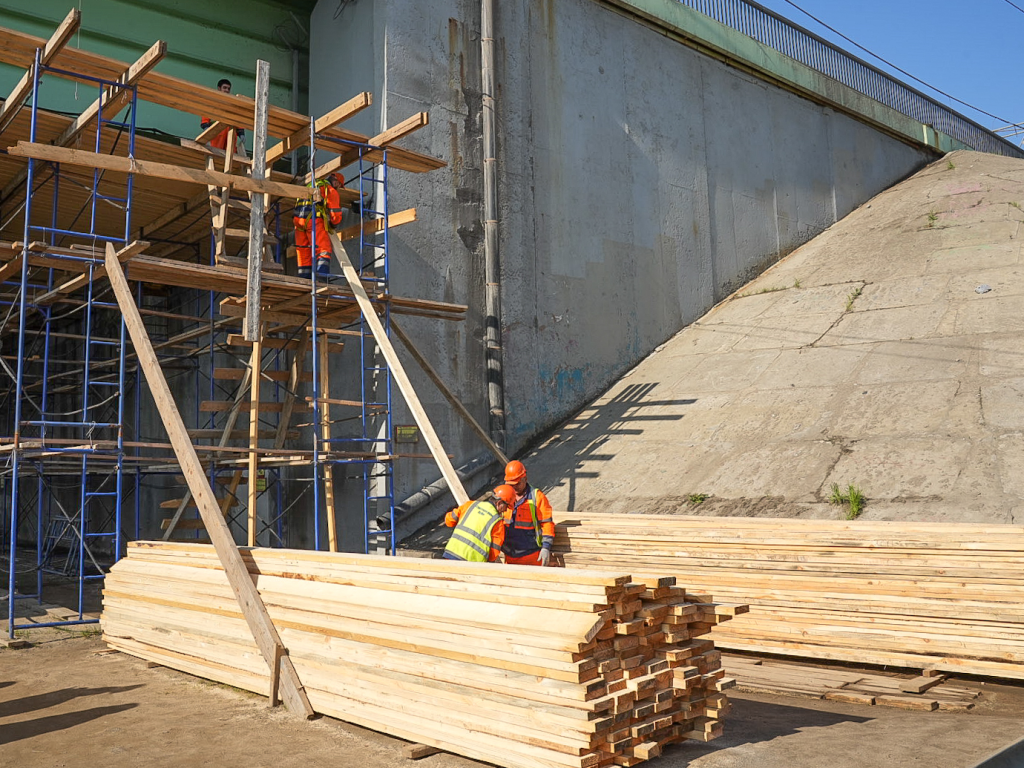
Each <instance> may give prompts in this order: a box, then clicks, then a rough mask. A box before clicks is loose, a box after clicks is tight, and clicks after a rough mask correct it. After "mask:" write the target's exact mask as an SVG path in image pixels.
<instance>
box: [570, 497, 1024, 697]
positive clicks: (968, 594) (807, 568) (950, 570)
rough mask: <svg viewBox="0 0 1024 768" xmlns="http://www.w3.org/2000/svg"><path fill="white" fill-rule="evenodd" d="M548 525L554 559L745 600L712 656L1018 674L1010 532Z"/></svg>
mask: <svg viewBox="0 0 1024 768" xmlns="http://www.w3.org/2000/svg"><path fill="white" fill-rule="evenodd" d="M555 518H556V520H559V519H561V520H562V522H561V523H560V524H559V526H558V538H557V540H556V549H558V550H560V551H561V552H562V553H564V560H565V563H566V565H568V566H570V567H585V568H589V569H604V568H607V569H611V570H613V571H621V572H629V573H634V574H635V573H637V572H647V571H654V572H657V573H664V574H671V575H674V576H676V577H677V578H678V579H679V580H680V582H681V583H685V584H686V585H687V588H688V589H689V590H690V591H691V592H692V593H700V592H702V591H706V592H709V593H713V594H714V595H715V596H716V598H718V599H721V600H727V601H736V602H740V603H745V604H749V606H750V611H749V613H747V614H746V615H744V616H742V617H740V618H739V619H737V620H736V621H733V622H730V623H729V624H728V625H727V626H724V627H716V628H715V631H714V632H713V633H712V634H711V637H712V639H713V640H714V641H715V644H716V645H717V646H719V647H721V648H725V649H731V650H742V651H747V652H751V653H770V654H784V655H791V656H802V657H811V658H819V659H834V660H840V661H849V662H857V663H864V664H887V665H895V666H900V667H909V668H917V669H929V668H933V669H936V670H942V671H946V672H959V673H963V674H976V675H989V676H993V677H1007V678H1016V679H1024V528H1021V527H1020V526H1010V525H984V526H982V525H970V524H954V523H902V522H873V521H860V520H855V521H834V520H804V519H764V518H735V517H729V518H714V517H685V516H676V515H605V514H588V515H576V514H572V513H564V514H563V515H562V516H561V517H559V515H558V513H556V515H555Z"/></svg>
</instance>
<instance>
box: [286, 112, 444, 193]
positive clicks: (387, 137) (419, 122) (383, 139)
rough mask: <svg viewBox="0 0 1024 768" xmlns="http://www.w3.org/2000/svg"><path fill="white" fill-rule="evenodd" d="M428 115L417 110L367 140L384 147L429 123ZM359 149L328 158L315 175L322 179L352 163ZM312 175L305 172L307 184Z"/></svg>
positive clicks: (356, 157) (357, 155)
mask: <svg viewBox="0 0 1024 768" xmlns="http://www.w3.org/2000/svg"><path fill="white" fill-rule="evenodd" d="M429 122H430V116H429V115H428V114H427V113H426V112H419V113H417V114H415V115H413V116H412V117H409V118H406V119H405V120H403V121H402V122H400V123H399V124H398V125H395V126H392V127H391V128H388V129H387V130H386V131H383V132H381V133H378V134H377V135H376V136H374V137H373V138H372V139H369V140H368V143H369V144H370V145H371V146H374V147H386V146H388V145H390V144H393V143H394V142H396V141H398V140H399V139H401V138H403V137H405V136H408V135H409V134H410V133H412V132H413V131H418V130H419V129H420V128H422V127H423V126H425V125H427V124H429ZM360 151H362V150H360V149H354V150H349V151H347V152H343V153H342V154H341V155H339V156H338V157H336V158H334V159H333V160H328V161H327V162H326V163H324V164H323V165H321V166H320V167H319V168H317V169H316V177H317V178H318V179H322V178H323V177H324V176H326V175H327V174H329V173H334V172H335V171H340V170H341V169H342V168H345V167H346V166H348V165H351V164H352V163H354V162H355V161H356V160H357V159H358V157H359V152H360ZM311 179H312V177H311V176H310V175H309V174H308V173H307V174H306V183H307V184H309V183H310V181H311Z"/></svg>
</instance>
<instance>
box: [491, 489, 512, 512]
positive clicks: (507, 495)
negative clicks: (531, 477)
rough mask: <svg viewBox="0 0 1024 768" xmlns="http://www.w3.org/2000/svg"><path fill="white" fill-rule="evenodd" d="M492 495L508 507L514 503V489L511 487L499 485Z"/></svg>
mask: <svg viewBox="0 0 1024 768" xmlns="http://www.w3.org/2000/svg"><path fill="white" fill-rule="evenodd" d="M494 495H495V496H497V497H498V498H499V499H501V500H502V501H504V502H505V503H506V504H508V505H509V506H510V507H512V506H515V503H516V489H515V488H513V487H512V486H511V485H499V486H498V487H497V488H495V489H494Z"/></svg>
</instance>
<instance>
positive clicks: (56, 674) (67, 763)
mask: <svg viewBox="0 0 1024 768" xmlns="http://www.w3.org/2000/svg"><path fill="white" fill-rule="evenodd" d="M30 639H32V640H33V641H34V645H33V647H31V648H27V649H23V650H9V649H6V648H0V765H3V766H8V765H9V766H15V765H18V766H32V767H35V766H39V768H80V767H81V766H94V765H103V766H105V767H109V768H121V767H124V768H128V766H132V767H135V766H154V767H157V766H175V767H180V766H193V765H194V766H199V765H210V766H217V768H235V767H236V766H237V768H293V767H294V768H315V767H317V766H332V767H342V766H354V765H358V766H360V768H382V767H383V766H396V765H402V764H405V763H406V762H407V761H406V760H405V759H404V758H403V757H402V752H401V750H402V746H403V745H404V743H405V742H402V741H399V740H397V739H392V738H389V737H387V736H383V735H381V734H378V733H374V732H371V731H367V730H364V729H362V728H357V727H354V726H351V725H347V724H345V723H342V722H339V721H337V720H332V719H330V718H321V719H319V720H315V721H312V722H304V721H301V720H299V719H297V718H295V717H293V716H291V715H290V714H289V713H288V712H287V711H285V710H283V709H277V710H273V711H272V710H269V709H268V708H267V706H266V699H264V698H262V697H259V696H255V695H252V694H249V693H245V692H242V691H238V690H235V689H233V688H228V687H226V686H222V685H218V684H215V683H209V682H206V681H203V680H200V679H197V678H194V677H190V676H188V675H185V674H181V673H179V672H176V671H173V670H170V669H165V668H163V667H156V668H152V669H151V668H147V666H146V663H145V662H143V661H141V660H139V659H135V658H133V657H130V656H126V655H123V654H120V653H108V654H103V653H99V652H101V651H103V650H104V645H103V643H102V641H101V640H100V638H99V637H98V635H97V634H96V633H95V630H93V631H92V633H87V634H82V633H71V632H68V631H66V630H65V631H57V630H35V631H33V633H32V636H31V638H30ZM983 690H984V691H985V694H984V695H983V696H982V701H983V703H982V704H981V706H979V708H978V709H977V710H976V711H974V712H971V713H968V714H944V713H939V712H906V711H902V710H896V709H888V708H883V707H866V706H857V705H845V704H835V703H832V702H819V701H812V700H804V699H794V698H780V697H772V696H763V695H753V694H744V693H736V694H735V695H734V696H732V699H733V702H734V707H733V712H732V714H731V715H730V716H729V718H728V720H727V722H726V729H725V734H726V735H725V736H723V737H722V738H721V739H718V740H717V741H714V742H711V743H710V744H706V745H705V744H695V743H688V744H686V745H681V746H677V747H673V748H671V749H669V750H667V751H666V753H665V755H663V756H662V757H661V758H659V759H658V760H657V761H655V762H654V763H652V768H683V767H684V766H688V767H690V768H731V767H732V766H744V767H745V766H758V768H804V766H806V767H807V768H812V766H813V768H820V767H821V766H823V765H827V766H829V768H848V767H849V768H854V767H856V768H873V767H875V766H878V767H879V768H881V767H882V766H887V767H888V766H914V765H920V766H929V768H964V767H965V766H970V765H973V764H974V763H975V762H976V761H977V760H979V759H981V758H983V757H985V756H986V755H988V754H990V753H992V752H994V751H995V750H996V749H998V748H1000V747H1002V746H1004V745H1006V744H1009V743H1010V742H1012V741H1015V740H1016V739H1018V738H1021V737H1024V717H1022V715H1024V687H1016V686H1002V685H993V684H991V683H986V684H985V685H984V686H983ZM439 714H441V713H439ZM420 765H421V766H423V768H458V767H462V768H466V767H467V766H473V765H479V763H475V762H474V761H472V760H466V759H464V758H461V757H456V756H454V755H449V754H440V755H434V756H432V757H429V758H426V759H425V760H422V761H420Z"/></svg>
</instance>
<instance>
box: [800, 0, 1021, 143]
mask: <svg viewBox="0 0 1024 768" xmlns="http://www.w3.org/2000/svg"><path fill="white" fill-rule="evenodd" d="M785 1H786V2H787V3H789V5H791V6H793V7H794V8H796V9H797V10H798V11H800V13H802V14H804V15H805V16H807V17H808V18H810V19H813V20H814V21H816V22H817V23H818V24H821V26H823V27H824V28H825V29H827V30H829V31H830V32H832V33H833V34H836V35H839V37H841V38H843V40H845V41H846V42H848V43H850V45H853V46H855V47H857V48H860V49H861V50H862V51H864V53H866V54H868V55H869V56H873V57H874V58H876V59H878V60H879V61H880V62H882V63H883V64H885V65H886V66H888V67H892V68H893V69H895V70H896V71H897V72H899V73H900V74H902V75H906V76H907V77H909V78H910V79H911V80H914V81H915V82H918V83H920V84H921V85H923V86H924V87H926V88H929V89H931V90H933V91H935V93H939V94H941V95H943V96H945V97H946V98H947V99H951V100H952V101H955V102H956V103H957V104H963V105H964V106H965V107H967V108H968V109H973V110H974V111H975V112H978V113H980V114H982V115H987V116H988V117H991V118H992V119H993V120H998V121H999V122H1001V123H1010V122H1011V121H1010V120H1007V119H1006V118H1003V117H999V116H998V115H993V114H992V113H991V112H986V111H985V110H984V109H981V108H980V107H976V106H974V105H973V104H968V103H967V102H966V101H963V100H962V99H958V98H957V97H956V96H953V95H952V94H949V93H946V92H945V91H943V90H940V89H939V88H936V87H935V86H934V85H931V84H930V83H926V82H925V81H924V80H922V79H921V78H919V77H915V76H914V75H912V74H910V73H909V72H907V71H906V70H905V69H900V68H899V67H897V66H896V65H895V64H893V63H892V62H891V61H887V60H886V59H883V58H882V57H881V56H879V55H878V54H877V53H875V52H873V51H869V50H868V49H867V48H865V47H864V46H863V45H861V44H860V43H858V42H857V41H856V40H853V39H851V38H849V37H847V36H846V35H844V34H843V33H842V32H840V31H839V30H838V29H835V28H834V27H830V26H829V25H828V24H826V23H825V22H824V21H822V20H821V19H819V18H818V17H817V16H814V15H813V14H811V13H808V12H807V11H805V10H804V9H803V8H801V7H800V6H799V5H797V4H796V3H794V2H793V0H785ZM1006 2H1007V3H1010V5H1013V7H1014V8H1017V10H1018V11H1021V13H1024V8H1018V7H1017V6H1016V5H1014V4H1013V3H1011V2H1010V0H1006Z"/></svg>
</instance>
